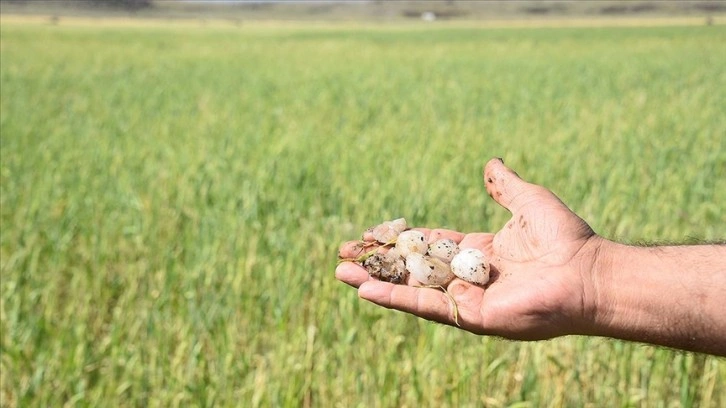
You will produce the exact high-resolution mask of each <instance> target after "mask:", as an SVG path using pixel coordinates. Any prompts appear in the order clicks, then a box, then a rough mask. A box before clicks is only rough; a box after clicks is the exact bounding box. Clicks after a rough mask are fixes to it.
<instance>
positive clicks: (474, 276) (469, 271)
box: [451, 248, 489, 285]
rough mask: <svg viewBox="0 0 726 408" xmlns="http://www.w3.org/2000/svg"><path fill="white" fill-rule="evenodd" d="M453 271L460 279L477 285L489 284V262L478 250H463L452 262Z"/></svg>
mask: <svg viewBox="0 0 726 408" xmlns="http://www.w3.org/2000/svg"><path fill="white" fill-rule="evenodd" d="M451 271H452V272H453V273H454V275H456V276H457V277H458V278H460V279H463V280H465V281H467V282H471V283H473V284H475V285H483V284H485V283H487V282H489V262H488V261H487V259H486V255H484V253H483V252H481V251H480V250H478V249H474V248H469V249H462V250H461V251H460V252H459V253H458V254H457V255H456V256H454V258H453V259H452V260H451Z"/></svg>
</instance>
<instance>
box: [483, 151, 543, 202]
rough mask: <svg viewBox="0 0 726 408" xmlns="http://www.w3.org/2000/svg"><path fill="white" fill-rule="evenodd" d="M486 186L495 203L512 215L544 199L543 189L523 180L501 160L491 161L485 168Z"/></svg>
mask: <svg viewBox="0 0 726 408" xmlns="http://www.w3.org/2000/svg"><path fill="white" fill-rule="evenodd" d="M484 185H485V186H486V189H487V193H489V195H490V196H491V197H492V198H493V199H494V201H496V202H497V203H499V205H501V206H502V207H504V208H506V209H507V210H509V212H511V213H516V212H518V211H519V210H520V209H521V208H522V207H523V206H524V205H525V204H527V203H528V202H531V201H533V200H536V199H538V198H542V197H541V193H542V191H540V190H541V189H542V188H541V187H539V186H537V185H535V184H530V183H527V182H526V181H524V180H522V179H521V178H520V177H519V175H518V174H517V173H516V172H514V170H512V169H510V168H509V167H507V166H505V165H504V161H503V160H502V159H500V158H494V159H491V160H489V162H487V164H486V165H485V166H484Z"/></svg>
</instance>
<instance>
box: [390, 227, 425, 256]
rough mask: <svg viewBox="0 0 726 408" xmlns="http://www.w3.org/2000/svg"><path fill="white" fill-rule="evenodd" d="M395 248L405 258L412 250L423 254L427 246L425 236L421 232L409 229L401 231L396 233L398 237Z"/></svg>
mask: <svg viewBox="0 0 726 408" xmlns="http://www.w3.org/2000/svg"><path fill="white" fill-rule="evenodd" d="M396 249H397V250H398V252H399V253H400V254H401V256H402V257H404V258H405V257H407V256H408V254H410V253H412V252H415V253H419V254H425V253H426V250H427V249H429V246H428V244H427V243H426V237H425V236H424V234H423V232H421V231H414V230H409V231H403V232H402V233H400V234H399V235H398V238H396Z"/></svg>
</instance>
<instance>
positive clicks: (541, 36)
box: [0, 20, 726, 407]
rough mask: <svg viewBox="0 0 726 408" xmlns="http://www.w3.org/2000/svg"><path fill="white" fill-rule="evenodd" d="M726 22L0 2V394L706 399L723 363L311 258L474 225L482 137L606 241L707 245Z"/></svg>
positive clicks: (719, 212) (716, 398)
mask: <svg viewBox="0 0 726 408" xmlns="http://www.w3.org/2000/svg"><path fill="white" fill-rule="evenodd" d="M724 44H726V26H724V25H714V26H705V25H702V26H670V27H667V26H666V27H640V28H638V27H614V28H608V27H606V26H601V27H597V28H587V27H585V28H577V27H540V28H534V27H530V28H527V27H520V28H506V27H499V28H492V27H489V28H487V27H482V26H477V25H476V24H468V25H467V24H463V23H462V24H456V23H442V24H434V25H426V24H424V23H407V24H399V25H394V24H380V25H373V24H368V25H367V24H343V23H341V24H314V23H307V24H303V23H299V24H297V23H296V24H292V23H289V24H288V23H252V24H242V25H241V26H240V27H235V26H233V25H231V24H227V25H224V24H214V23H209V24H192V23H189V24H182V23H170V22H157V23H148V22H147V23H143V24H133V23H128V24H126V23H113V22H111V23H109V22H105V23H96V24H90V23H89V24H81V23H65V22H64V21H61V22H60V24H57V25H54V24H50V23H49V22H27V21H22V20H6V21H3V23H2V26H1V42H0V47H1V48H0V49H1V52H2V69H1V71H0V87H1V89H2V98H1V100H0V102H1V105H0V107H1V112H2V117H1V120H0V132H1V139H0V140H1V144H0V147H1V148H2V150H1V156H0V158H1V168H0V169H1V178H0V181H1V185H0V191H1V193H2V195H1V200H0V203H1V205H2V206H1V213H0V221H1V222H2V225H1V228H0V255H1V261H2V262H1V263H0V265H1V270H0V272H1V275H0V276H1V293H2V295H1V299H2V307H1V309H0V311H1V315H0V317H1V318H2V319H1V325H0V329H1V335H0V347H1V348H0V351H1V352H2V354H1V358H0V371H1V374H2V375H1V378H2V379H1V382H0V398H1V399H0V401H1V405H2V406H3V407H16V406H17V407H28V406H30V407H46V406H70V407H74V406H79V407H86V406H88V407H95V406H129V407H177V406H179V407H181V406H184V407H186V406H200V407H207V406H226V407H234V406H245V407H257V406H263V407H268V406H274V407H277V406H282V407H297V406H303V407H418V406H430V407H477V406H490V407H504V406H508V407H561V406H569V407H583V406H585V407H588V406H589V407H600V406H616V407H723V406H725V405H726V392H725V390H726V361H725V360H724V359H719V358H715V357H709V356H704V355H698V354H691V353H683V352H678V351H673V350H668V349H663V348H657V347H651V346H647V345H641V344H635V343H625V342H620V341H615V340H611V339H603V338H584V337H566V338H561V339H556V340H552V341H545V342H536V343H521V342H511V341H506V340H502V339H497V338H485V337H479V336H474V335H471V334H468V333H465V332H462V331H458V330H456V329H454V328H451V327H446V326H442V325H438V324H434V323H430V322H427V321H424V320H419V319H416V318H414V317H412V316H408V315H404V314H402V313H399V312H395V311H390V310H386V309H382V308H378V307H376V306H374V305H372V304H368V303H365V302H363V301H360V300H359V299H358V298H357V295H356V292H355V290H353V289H351V288H349V287H347V286H345V285H343V284H342V283H340V282H338V281H336V280H335V278H334V269H335V265H336V255H337V248H338V246H339V244H340V243H341V242H343V241H345V240H351V239H357V238H358V237H359V236H360V233H361V232H362V231H363V230H364V229H365V228H367V227H369V226H371V225H373V224H376V223H378V222H379V221H382V220H385V219H391V218H395V217H406V218H407V219H408V221H409V223H410V224H413V225H417V226H429V227H447V228H453V229H457V230H462V231H467V232H468V231H496V230H497V229H498V228H499V227H501V226H502V225H503V224H504V223H505V222H506V220H507V218H508V213H507V212H506V211H505V210H504V209H502V208H500V207H499V206H497V205H496V203H494V202H493V201H491V199H490V198H489V197H488V196H487V195H486V192H485V190H484V188H483V186H482V182H481V180H480V177H481V167H482V165H483V164H484V163H485V162H486V161H487V160H488V159H489V158H491V157H494V156H501V157H503V158H504V160H505V162H506V163H507V164H508V165H510V166H511V167H513V168H514V169H515V170H517V171H518V172H519V173H520V175H522V176H523V177H524V178H526V179H528V180H530V181H533V182H536V183H540V184H543V185H545V186H547V187H549V188H551V189H552V190H554V191H555V192H556V193H557V194H558V195H560V197H562V199H563V201H565V202H566V203H567V204H568V205H569V206H570V207H571V208H572V209H573V210H575V211H576V212H577V213H578V214H580V215H581V216H582V217H583V218H584V219H585V220H587V221H588V222H589V223H590V224H591V226H592V227H593V229H595V231H597V232H598V233H600V234H602V235H604V236H605V237H608V238H611V239H617V240H620V241H623V242H630V243H643V242H653V241H655V242H702V241H711V240H719V239H724V237H726V209H725V208H726V207H725V204H724V203H726V146H725V144H726V143H725V142H726V114H725V113H724V106H726V69H724V67H726V52H724ZM694 278H697V277H694ZM624 284H627V282H626V283H624ZM664 295H667V294H664ZM674 301H678V302H679V303H680V304H682V305H683V307H688V303H689V300H688V299H676V300H674Z"/></svg>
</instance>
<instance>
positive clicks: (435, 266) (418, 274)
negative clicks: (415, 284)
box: [406, 252, 454, 286]
mask: <svg viewBox="0 0 726 408" xmlns="http://www.w3.org/2000/svg"><path fill="white" fill-rule="evenodd" d="M406 270H408V271H409V272H410V273H411V276H413V278H414V279H416V280H417V281H419V282H421V284H423V285H441V286H443V285H446V284H447V283H449V282H450V281H451V280H452V279H454V274H453V273H452V272H451V268H449V265H447V264H445V263H444V262H441V261H440V260H438V259H436V258H431V257H427V256H424V255H423V254H420V253H418V252H412V253H410V254H408V256H406Z"/></svg>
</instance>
